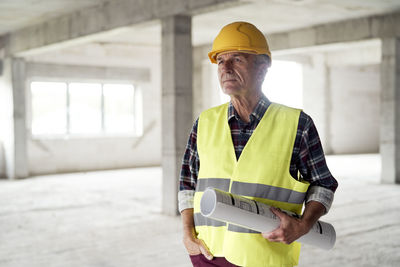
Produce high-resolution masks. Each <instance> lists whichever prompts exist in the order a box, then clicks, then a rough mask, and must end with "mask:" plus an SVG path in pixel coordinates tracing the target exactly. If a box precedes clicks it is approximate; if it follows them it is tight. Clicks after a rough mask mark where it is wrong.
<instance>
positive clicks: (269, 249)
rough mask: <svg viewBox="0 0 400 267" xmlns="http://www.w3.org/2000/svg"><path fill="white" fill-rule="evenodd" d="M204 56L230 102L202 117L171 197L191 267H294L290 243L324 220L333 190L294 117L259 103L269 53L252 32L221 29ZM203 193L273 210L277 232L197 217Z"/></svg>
mask: <svg viewBox="0 0 400 267" xmlns="http://www.w3.org/2000/svg"><path fill="white" fill-rule="evenodd" d="M208 55H209V58H210V60H211V62H212V63H217V64H218V78H219V82H220V85H221V88H222V90H223V92H224V93H225V94H228V95H229V96H230V98H231V101H230V102H229V103H226V104H224V105H221V106H218V107H215V108H211V109H209V110H207V111H204V112H203V113H202V114H201V115H200V116H199V118H198V119H197V121H196V122H195V124H194V126H193V129H192V132H191V134H190V137H189V141H188V144H187V148H186V152H185V155H184V158H183V164H182V171H181V178H180V192H179V195H178V198H179V210H180V212H181V215H182V221H183V231H184V237H183V241H184V245H185V247H186V249H187V251H188V253H189V255H190V258H191V260H192V263H193V265H194V266H294V265H297V264H298V258H299V253H300V244H299V243H297V242H294V241H295V240H296V239H298V238H299V237H301V236H302V235H304V234H306V233H307V232H308V231H309V230H310V228H311V227H312V225H313V224H314V223H315V222H316V221H317V220H318V219H319V218H320V217H321V216H322V215H323V214H325V213H327V212H328V210H329V208H330V206H331V203H332V201H333V194H334V191H335V190H336V188H337V185H338V184H337V181H336V180H335V178H334V177H332V175H331V173H330V172H329V169H328V167H327V166H326V162H325V157H324V154H323V151H322V146H321V143H320V140H319V137H318V133H317V131H316V128H315V126H314V124H313V121H312V120H311V118H310V117H309V116H308V115H306V114H305V113H304V112H302V111H301V110H297V109H293V108H289V107H286V106H283V105H279V104H276V103H271V102H270V101H269V100H268V99H267V98H266V97H265V96H264V95H263V93H262V91H261V88H262V83H263V81H264V77H265V75H266V73H267V70H268V67H269V66H270V62H271V53H270V51H269V47H268V44H267V41H266V39H265V37H264V35H263V34H262V33H261V32H260V31H259V30H258V29H257V28H256V27H255V26H254V25H252V24H250V23H246V22H234V23H231V24H228V25H226V26H225V27H223V28H222V29H221V31H220V33H219V34H218V36H217V37H216V38H215V40H214V43H213V48H212V51H211V52H210V53H209V54H208ZM288 78H290V77H288ZM209 186H211V187H215V188H219V189H222V190H225V191H229V192H231V193H234V194H239V195H242V196H245V197H248V198H250V199H255V200H257V201H261V202H264V203H266V204H268V205H271V206H273V207H276V208H272V212H273V213H275V214H276V216H278V217H279V218H280V221H281V222H280V226H279V227H278V228H277V229H275V230H274V231H272V232H269V233H258V232H255V231H252V230H249V229H246V228H242V227H238V226H235V225H231V224H226V223H223V222H218V221H216V220H212V219H209V218H205V217H203V216H202V215H201V214H200V210H199V206H200V198H201V195H202V192H203V191H204V189H205V188H206V187H209ZM303 203H306V204H305V209H304V211H303V212H302V208H303ZM278 208H280V209H284V210H290V211H292V212H296V213H297V214H299V215H300V214H301V213H302V215H301V216H300V217H299V218H293V217H290V216H287V215H286V214H284V213H283V212H281V211H280V210H279V209H278Z"/></svg>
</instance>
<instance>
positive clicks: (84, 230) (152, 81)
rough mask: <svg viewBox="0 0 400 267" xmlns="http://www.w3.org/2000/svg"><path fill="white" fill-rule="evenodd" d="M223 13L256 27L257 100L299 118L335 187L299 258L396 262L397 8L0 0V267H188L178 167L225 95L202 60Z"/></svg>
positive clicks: (328, 0)
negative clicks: (263, 47)
mask: <svg viewBox="0 0 400 267" xmlns="http://www.w3.org/2000/svg"><path fill="white" fill-rule="evenodd" d="M233 21H248V22H251V23H253V24H254V25H256V26H257V27H258V28H259V29H260V30H262V32H263V33H264V34H265V36H266V38H267V40H268V42H269V45H270V48H271V51H272V67H271V69H270V70H269V71H268V73H267V77H266V80H265V83H264V86H263V91H264V93H265V94H266V96H267V97H268V98H269V99H270V100H271V101H276V102H280V103H283V104H285V105H289V106H293V107H297V108H301V109H303V110H304V111H305V112H306V113H307V114H309V115H311V117H312V118H313V120H314V122H315V124H316V126H317V128H318V132H319V135H320V138H321V142H322V144H323V148H324V151H325V154H326V155H327V161H328V166H329V167H330V169H331V171H332V173H333V175H334V176H335V178H336V179H337V180H338V182H339V188H338V191H337V192H336V194H335V201H334V204H333V206H332V208H331V211H330V212H329V213H328V214H327V215H326V216H324V217H323V218H322V220H325V221H328V222H330V223H332V224H333V225H334V226H335V227H336V231H337V241H336V246H335V248H334V249H333V250H331V251H328V252H327V251H323V250H319V249H318V248H314V247H309V246H306V245H304V246H303V249H302V252H301V256H300V265H299V266H318V267H320V266H326V267H328V266H399V265H400V253H398V252H399V249H400V204H399V201H398V199H399V198H400V187H399V185H398V184H400V1H398V0H387V1H380V0H347V1H344V0H340V1H338V0H319V1H318V0H259V1H257V0H82V1H68V0H36V1H32V0H21V1H13V0H3V1H0V177H1V178H2V179H0V203H1V205H0V227H1V231H0V265H1V266H7V267H11V266H13V267H14V266H15V267H17V266H146V267H147V266H178V267H180V266H182V267H183V266H191V265H190V260H189V258H188V256H187V254H186V251H185V249H184V246H183V244H182V241H181V239H182V236H181V235H182V234H181V227H182V226H181V222H180V217H179V216H178V204H177V193H178V179H179V175H180V168H181V161H182V156H183V152H184V149H185V147H186V143H187V138H188V134H189V132H190V129H191V127H192V125H193V122H194V121H195V119H196V118H197V117H198V116H199V114H200V112H201V111H203V110H205V109H207V108H209V107H213V106H216V105H219V104H222V103H224V102H226V101H227V98H226V96H224V95H223V94H222V93H221V91H220V89H219V84H218V79H217V75H216V66H215V65H214V64H211V63H210V62H209V59H208V57H207V53H208V52H209V50H210V49H211V44H212V42H213V38H214V37H215V36H216V35H217V33H218V31H219V30H220V29H221V27H222V26H224V25H226V24H228V23H230V22H233ZM397 60H399V62H397ZM398 90H399V91H398ZM397 100H399V103H397Z"/></svg>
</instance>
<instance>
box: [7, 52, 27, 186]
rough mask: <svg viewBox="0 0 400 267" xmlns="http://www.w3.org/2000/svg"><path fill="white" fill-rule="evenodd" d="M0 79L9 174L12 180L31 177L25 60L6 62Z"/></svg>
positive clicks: (8, 176) (11, 59)
mask: <svg viewBox="0 0 400 267" xmlns="http://www.w3.org/2000/svg"><path fill="white" fill-rule="evenodd" d="M2 65H3V67H2V73H1V76H0V129H1V130H0V140H1V141H2V143H3V149H4V157H5V158H4V160H3V161H4V162H5V174H6V177H7V178H9V179H18V178H25V177H27V176H28V164H27V140H26V136H27V135H26V111H25V107H26V104H25V102H26V100H25V90H26V88H25V84H26V79H25V61H24V60H22V59H16V58H6V59H4V60H3V64H2Z"/></svg>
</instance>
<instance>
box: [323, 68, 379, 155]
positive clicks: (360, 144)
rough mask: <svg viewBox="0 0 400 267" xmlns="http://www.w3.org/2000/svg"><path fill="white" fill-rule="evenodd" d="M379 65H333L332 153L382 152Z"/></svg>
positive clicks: (331, 80) (331, 73)
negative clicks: (380, 145)
mask: <svg viewBox="0 0 400 267" xmlns="http://www.w3.org/2000/svg"><path fill="white" fill-rule="evenodd" d="M379 70H380V69H379V65H365V66H341V67H339V66H336V67H331V68H330V87H331V101H332V105H331V116H330V123H331V132H330V137H331V140H330V144H331V149H332V153H333V154H354V153H378V152H379V116H380V111H379V106H380V105H379V104H380V98H379V97H380V81H379V79H380V75H379Z"/></svg>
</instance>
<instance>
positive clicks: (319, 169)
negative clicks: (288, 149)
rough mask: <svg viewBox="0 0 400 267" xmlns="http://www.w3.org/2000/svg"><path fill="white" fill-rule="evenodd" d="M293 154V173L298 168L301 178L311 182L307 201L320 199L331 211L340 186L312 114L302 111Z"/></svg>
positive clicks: (327, 209)
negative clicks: (334, 175) (331, 169)
mask: <svg viewBox="0 0 400 267" xmlns="http://www.w3.org/2000/svg"><path fill="white" fill-rule="evenodd" d="M297 131H298V132H297V137H296V141H295V145H294V149H293V154H292V163H294V164H292V166H295V167H292V168H291V173H292V175H293V173H294V172H293V171H295V172H297V170H298V171H299V172H300V174H301V178H302V179H303V180H305V181H307V182H309V183H310V187H309V189H308V191H307V197H306V203H307V202H309V201H318V202H320V203H322V204H323V205H324V206H325V209H326V212H328V211H329V209H330V207H331V205H332V202H333V195H334V192H335V191H336V188H337V187H338V183H337V181H336V179H335V178H334V177H333V176H332V174H331V172H330V171H329V169H328V166H327V164H326V160H325V155H324V151H323V149H322V144H321V141H320V139H319V135H318V132H317V128H316V127H315V124H314V122H313V120H312V119H311V117H310V116H308V115H307V114H306V113H304V112H301V114H300V118H299V127H298V130H297Z"/></svg>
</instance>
